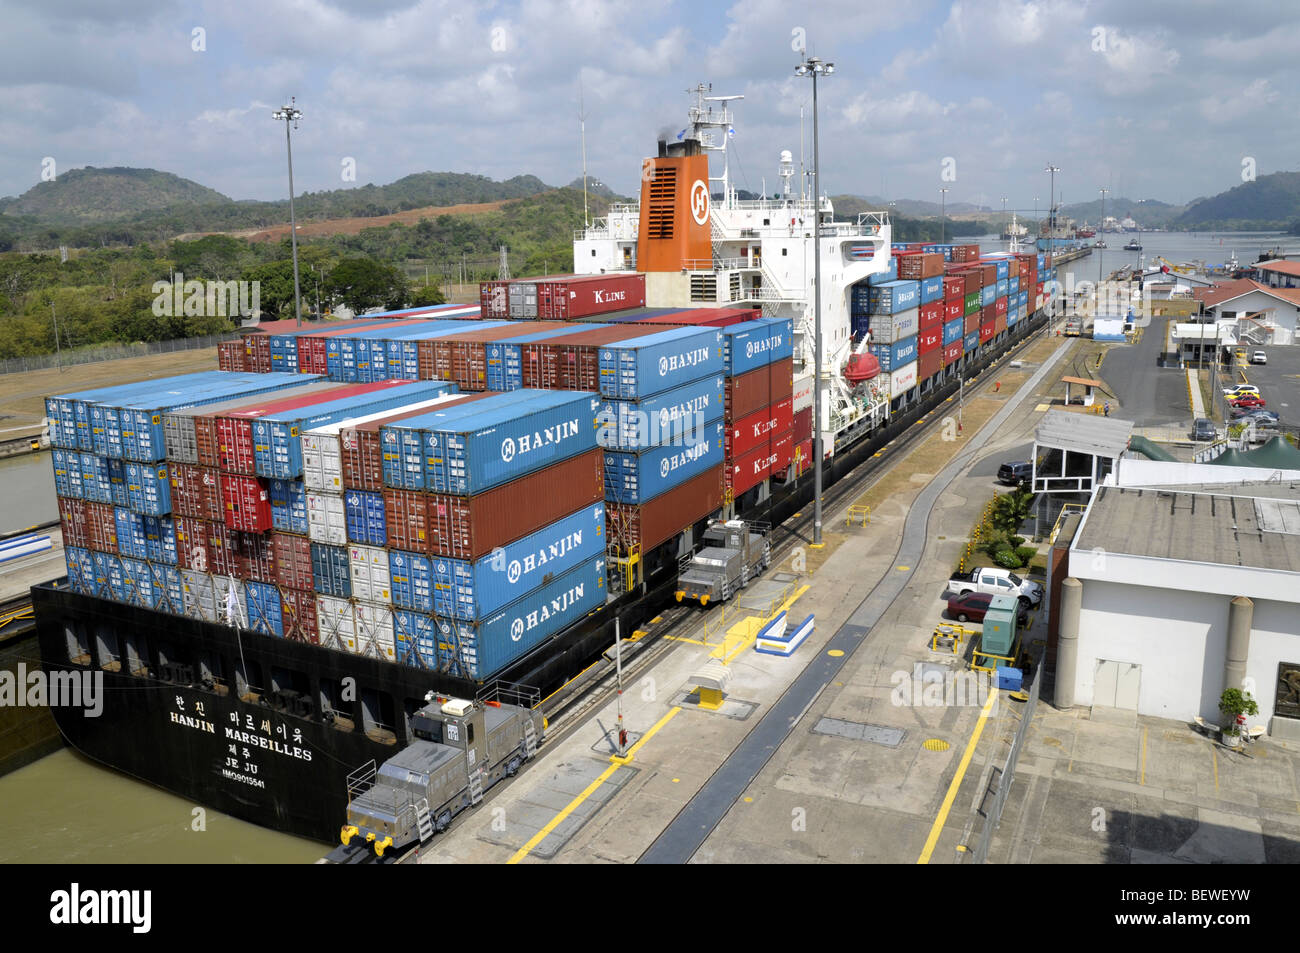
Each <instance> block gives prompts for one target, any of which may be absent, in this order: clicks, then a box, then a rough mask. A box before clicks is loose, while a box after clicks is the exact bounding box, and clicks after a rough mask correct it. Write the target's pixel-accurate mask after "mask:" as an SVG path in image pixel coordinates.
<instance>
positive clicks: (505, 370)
mask: <svg viewBox="0 0 1300 953" xmlns="http://www.w3.org/2000/svg"><path fill="white" fill-rule="evenodd" d="M610 326H611V325H609V324H599V323H592V324H582V325H574V326H572V327H567V328H556V329H554V330H551V331H534V332H533V333H532V334H521V335H519V337H513V338H503V339H502V340H500V341H490V342H488V344H487V346H486V347H485V348H484V350H485V352H486V357H487V379H486V380H487V383H486V389H487V390H499V391H510V390H519V389H520V388H521V387H523V386H524V370H523V368H524V357H523V355H524V345H525V344H532V343H533V342H534V341H545V340H546V339H547V338H553V337H559V336H560V335H562V334H575V333H577V332H579V331H595V330H598V329H600V328H608V327H610Z"/></svg>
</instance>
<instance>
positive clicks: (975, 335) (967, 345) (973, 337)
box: [962, 331, 980, 354]
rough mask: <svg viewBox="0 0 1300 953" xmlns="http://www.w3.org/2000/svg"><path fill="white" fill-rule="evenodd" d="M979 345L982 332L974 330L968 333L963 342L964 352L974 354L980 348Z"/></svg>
mask: <svg viewBox="0 0 1300 953" xmlns="http://www.w3.org/2000/svg"><path fill="white" fill-rule="evenodd" d="M979 346H980V333H979V331H972V332H971V333H970V334H968V335H966V340H965V341H964V342H963V343H962V353H963V354H974V353H975V352H976V351H977V350H978V349H979Z"/></svg>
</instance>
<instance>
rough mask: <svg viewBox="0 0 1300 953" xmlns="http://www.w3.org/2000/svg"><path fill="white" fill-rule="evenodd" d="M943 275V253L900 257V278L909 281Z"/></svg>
mask: <svg viewBox="0 0 1300 953" xmlns="http://www.w3.org/2000/svg"><path fill="white" fill-rule="evenodd" d="M942 274H943V253H942V252H921V253H920V254H913V255H900V256H899V257H898V277H899V278H903V279H907V280H908V281H918V280H920V279H921V278H933V277H935V276H936V275H942Z"/></svg>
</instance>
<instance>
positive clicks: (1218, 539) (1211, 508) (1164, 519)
mask: <svg viewBox="0 0 1300 953" xmlns="http://www.w3.org/2000/svg"><path fill="white" fill-rule="evenodd" d="M1135 527H1141V529H1142V531H1141V532H1134V528H1135ZM1074 548H1075V549H1076V550H1085V551H1086V550H1093V551H1101V552H1103V553H1106V552H1109V553H1116V554H1124V555H1130V556H1144V557H1149V558H1157V559H1173V560H1182V561H1187V562H1198V563H1211V564H1215V565H1223V566H1244V567H1249V568H1255V569H1268V570H1273V571H1280V572H1291V573H1300V500H1295V499H1289V500H1287V499H1255V498H1254V497H1249V496H1233V495H1229V494H1227V493H1188V492H1183V491H1180V490H1169V489H1155V490H1153V489H1145V488H1137V487H1114V486H1103V487H1101V488H1100V489H1099V490H1098V491H1097V493H1096V495H1095V496H1094V497H1093V500H1092V504H1091V505H1090V506H1089V508H1088V515H1087V518H1086V519H1085V521H1084V524H1083V530H1082V532H1080V533H1079V535H1078V536H1077V537H1076V539H1075V542H1074ZM1134 581H1135V582H1136V581H1140V580H1134Z"/></svg>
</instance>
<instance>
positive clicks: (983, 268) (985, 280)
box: [979, 262, 998, 288]
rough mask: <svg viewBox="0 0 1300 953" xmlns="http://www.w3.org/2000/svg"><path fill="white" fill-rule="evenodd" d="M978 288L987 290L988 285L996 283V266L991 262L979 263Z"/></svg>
mask: <svg viewBox="0 0 1300 953" xmlns="http://www.w3.org/2000/svg"><path fill="white" fill-rule="evenodd" d="M979 272H980V287H981V288H987V287H989V285H996V284H997V283H998V266H997V265H995V264H993V263H991V262H980V263H979Z"/></svg>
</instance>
